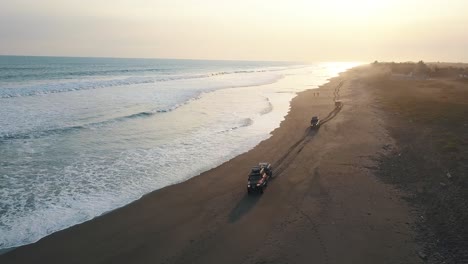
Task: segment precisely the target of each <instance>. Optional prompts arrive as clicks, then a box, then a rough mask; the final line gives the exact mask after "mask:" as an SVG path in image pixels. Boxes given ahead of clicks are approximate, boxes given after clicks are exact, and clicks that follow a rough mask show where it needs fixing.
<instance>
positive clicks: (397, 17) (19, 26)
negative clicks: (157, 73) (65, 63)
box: [0, 0, 468, 62]
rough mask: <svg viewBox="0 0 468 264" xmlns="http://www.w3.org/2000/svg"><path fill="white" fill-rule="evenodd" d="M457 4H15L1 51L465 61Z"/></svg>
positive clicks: (467, 5)
mask: <svg viewBox="0 0 468 264" xmlns="http://www.w3.org/2000/svg"><path fill="white" fill-rule="evenodd" d="M466 10H468V1H463V0H449V1H436V0H427V1H422V0H413V1H403V0H393V1H390V0H385V1H370V0H355V1H347V0H328V1H307V0H292V1H266V0H237V1H223V0H216V1H214V0H205V1H193V0H159V1H149V0H133V1H130V0H119V1H110V0H101V1H95V0H93V1H91V0H82V1H59V0H43V1H33V0H17V1H3V3H2V4H1V8H0V39H1V41H0V54H3V55H54V56H99V57H150V58H154V57H159V58H193V59H237V60H296V61H304V60H306V61H337V60H339V61H369V60H374V59H377V60H394V61H401V60H420V59H422V60H426V61H436V60H440V61H465V62H466V61H468V53H466V52H465V48H466V47H467V46H468V31H466V29H465V26H466V25H468V16H466Z"/></svg>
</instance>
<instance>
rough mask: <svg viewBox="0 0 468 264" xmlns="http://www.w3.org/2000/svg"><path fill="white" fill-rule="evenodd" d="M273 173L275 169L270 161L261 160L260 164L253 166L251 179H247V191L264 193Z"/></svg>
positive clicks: (250, 174)
mask: <svg viewBox="0 0 468 264" xmlns="http://www.w3.org/2000/svg"><path fill="white" fill-rule="evenodd" d="M272 175H273V170H272V168H271V164H270V163H267V162H261V163H259V164H258V166H254V167H252V169H251V170H250V173H249V179H248V180H247V193H248V194H251V193H253V192H259V193H263V190H264V189H265V188H266V187H267V185H268V180H270V178H271V176H272Z"/></svg>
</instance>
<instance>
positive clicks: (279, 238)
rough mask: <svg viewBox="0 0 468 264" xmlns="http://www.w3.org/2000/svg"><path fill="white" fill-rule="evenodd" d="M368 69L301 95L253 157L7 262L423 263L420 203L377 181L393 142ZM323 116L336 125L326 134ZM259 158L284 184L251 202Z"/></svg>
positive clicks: (275, 182) (14, 254) (20, 251)
mask: <svg viewBox="0 0 468 264" xmlns="http://www.w3.org/2000/svg"><path fill="white" fill-rule="evenodd" d="M368 70H369V68H368V67H358V68H355V69H353V70H350V71H348V72H346V73H344V74H341V75H340V76H339V77H337V78H334V79H332V80H330V82H329V83H327V84H326V85H324V86H322V87H320V88H319V89H314V90H309V91H305V92H302V93H300V94H299V95H298V96H297V97H295V98H294V99H293V101H292V105H291V110H290V112H289V114H288V115H287V117H286V119H285V120H284V121H283V122H282V123H281V126H280V127H279V128H278V129H276V130H275V131H273V133H272V137H271V138H269V139H267V140H265V141H263V142H261V143H260V144H259V145H257V146H256V147H255V148H254V149H252V150H251V151H249V152H247V153H244V154H242V155H240V156H237V157H236V158H234V159H232V160H230V161H228V162H226V163H224V164H222V165H221V166H219V167H217V168H214V169H212V170H210V171H207V172H205V173H203V174H201V175H200V176H197V177H194V178H192V179H190V180H188V181H186V182H183V183H180V184H177V185H173V186H169V187H166V188H164V189H161V190H158V191H155V192H153V193H151V194H148V195H146V196H144V197H143V198H142V199H140V200H138V201H136V202H134V203H132V204H130V205H128V206H125V207H123V208H120V209H118V210H115V211H113V212H110V213H108V214H106V215H103V216H101V217H98V218H96V219H94V220H92V221H88V222H85V223H83V224H80V225H77V226H74V227H71V228H68V229H66V230H63V231H60V232H57V233H54V234H52V235H50V236H48V237H46V238H44V239H41V240H40V241H38V242H37V243H34V244H31V245H27V246H23V247H19V248H17V249H15V250H13V251H11V252H8V253H6V254H4V255H1V256H0V263H373V264H374V263H420V262H421V260H420V257H419V256H418V246H417V245H416V243H415V234H414V232H413V231H412V229H411V228H410V226H411V225H412V222H413V221H412V218H411V217H410V215H411V214H410V208H409V207H408V205H407V204H406V202H404V201H403V200H402V194H401V193H400V192H399V191H398V190H396V189H395V188H394V187H393V186H392V185H389V184H385V183H383V182H381V181H380V180H378V178H377V177H376V176H375V175H374V173H375V168H376V166H377V161H376V157H379V156H380V155H381V154H385V153H386V152H387V147H386V146H388V144H393V143H394V142H393V139H392V138H391V137H390V135H389V134H388V132H387V130H386V129H385V124H384V121H383V119H382V118H381V117H382V110H381V109H379V108H378V107H375V104H376V101H375V100H374V97H373V95H372V93H371V92H369V91H368V89H364V86H365V85H364V84H363V83H362V81H361V79H362V76H364V75H366V73H367V71H368ZM335 99H340V100H341V101H342V102H343V106H342V108H335V105H334V100H335ZM313 115H318V116H320V117H322V118H323V119H324V118H326V122H325V123H322V125H321V126H320V128H319V129H317V130H314V129H311V128H310V127H309V121H310V118H311V116H313ZM227 143H228V142H227ZM260 161H269V162H271V163H272V164H273V165H274V178H273V179H272V181H271V182H270V183H269V186H268V188H267V189H266V190H265V192H264V194H262V195H250V196H249V195H247V192H246V183H247V173H248V172H249V169H250V167H251V166H253V165H255V164H256V163H258V162H260Z"/></svg>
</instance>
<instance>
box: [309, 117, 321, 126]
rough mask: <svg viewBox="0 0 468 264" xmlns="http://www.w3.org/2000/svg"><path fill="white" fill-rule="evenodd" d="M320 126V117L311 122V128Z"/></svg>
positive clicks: (313, 118)
mask: <svg viewBox="0 0 468 264" xmlns="http://www.w3.org/2000/svg"><path fill="white" fill-rule="evenodd" d="M319 125H320V119H319V118H318V116H313V117H312V119H311V120H310V126H311V127H313V128H315V127H318V126H319Z"/></svg>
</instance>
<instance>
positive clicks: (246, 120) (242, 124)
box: [219, 118, 254, 133]
mask: <svg viewBox="0 0 468 264" xmlns="http://www.w3.org/2000/svg"><path fill="white" fill-rule="evenodd" d="M253 123H254V121H253V120H252V118H244V119H242V120H241V121H240V122H239V123H238V125H236V126H234V127H231V128H229V129H225V130H222V131H219V133H226V132H230V131H233V130H237V129H239V128H243V127H248V126H251V125H253Z"/></svg>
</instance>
